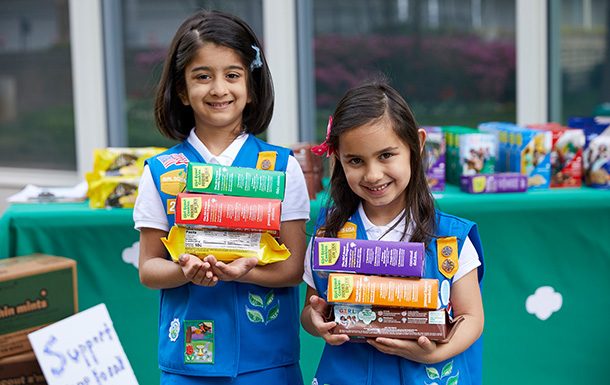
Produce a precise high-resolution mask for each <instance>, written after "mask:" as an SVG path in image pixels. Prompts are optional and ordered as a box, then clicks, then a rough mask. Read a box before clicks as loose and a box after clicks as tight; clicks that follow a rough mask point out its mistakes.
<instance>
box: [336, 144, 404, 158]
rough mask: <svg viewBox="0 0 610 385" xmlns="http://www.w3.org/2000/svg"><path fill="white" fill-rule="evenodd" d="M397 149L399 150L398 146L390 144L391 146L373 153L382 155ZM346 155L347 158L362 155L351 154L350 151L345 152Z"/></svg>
mask: <svg viewBox="0 0 610 385" xmlns="http://www.w3.org/2000/svg"><path fill="white" fill-rule="evenodd" d="M396 150H398V147H397V146H390V147H386V148H382V149H381V150H379V151H376V152H374V153H373V154H374V155H381V154H383V153H386V152H392V151H396ZM344 156H345V157H347V158H354V157H356V158H360V157H362V155H359V154H349V153H348V154H345V155H344Z"/></svg>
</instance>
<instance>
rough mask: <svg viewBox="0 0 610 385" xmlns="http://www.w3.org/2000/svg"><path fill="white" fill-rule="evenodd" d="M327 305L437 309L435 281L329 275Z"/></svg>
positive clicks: (436, 281) (436, 285)
mask: <svg viewBox="0 0 610 385" xmlns="http://www.w3.org/2000/svg"><path fill="white" fill-rule="evenodd" d="M328 302H334V303H353V304H367V305H379V306H391V307H409V308H419V309H437V308H438V280H437V279H428V278H394V277H380V276H375V275H360V274H341V273H331V274H329V276H328Z"/></svg>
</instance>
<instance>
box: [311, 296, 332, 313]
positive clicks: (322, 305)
mask: <svg viewBox="0 0 610 385" xmlns="http://www.w3.org/2000/svg"><path fill="white" fill-rule="evenodd" d="M309 304H310V305H311V308H312V309H313V310H315V311H316V312H318V313H320V314H324V313H325V312H326V309H327V308H328V304H327V303H326V301H324V300H323V299H322V298H320V297H318V296H317V295H312V296H311V297H309Z"/></svg>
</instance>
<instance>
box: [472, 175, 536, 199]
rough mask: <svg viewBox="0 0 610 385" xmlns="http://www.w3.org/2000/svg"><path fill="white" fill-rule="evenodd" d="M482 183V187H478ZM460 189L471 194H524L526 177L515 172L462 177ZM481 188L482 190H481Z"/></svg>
mask: <svg viewBox="0 0 610 385" xmlns="http://www.w3.org/2000/svg"><path fill="white" fill-rule="evenodd" d="M481 178H483V179H481ZM482 181H484V182H482ZM483 183H484V186H479V184H483ZM461 187H462V191H465V192H468V193H471V194H485V193H507V192H525V191H527V175H523V174H520V173H517V172H500V173H495V174H478V175H462V177H461ZM481 187H483V188H482V189H481Z"/></svg>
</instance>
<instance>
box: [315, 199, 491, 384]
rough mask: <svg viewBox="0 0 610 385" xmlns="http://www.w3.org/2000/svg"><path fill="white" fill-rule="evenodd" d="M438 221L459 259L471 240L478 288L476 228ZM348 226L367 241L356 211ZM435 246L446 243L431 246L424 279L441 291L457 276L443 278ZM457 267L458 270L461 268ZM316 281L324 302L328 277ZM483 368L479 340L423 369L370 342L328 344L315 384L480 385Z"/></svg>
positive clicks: (440, 233)
mask: <svg viewBox="0 0 610 385" xmlns="http://www.w3.org/2000/svg"><path fill="white" fill-rule="evenodd" d="M320 216H321V217H322V218H323V217H324V214H323V213H321V214H320ZM319 218H320V217H319ZM436 221H437V234H436V235H437V236H438V237H439V238H441V237H456V238H457V245H458V252H457V254H456V255H459V251H461V250H462V246H463V245H464V240H465V239H466V237H470V240H471V241H472V243H473V244H474V247H475V248H476V250H477V253H478V254H479V258H480V260H481V266H479V268H478V276H479V284H480V282H481V279H482V277H483V250H482V247H481V241H480V239H479V234H478V231H477V227H476V224H474V223H473V222H470V221H467V220H464V219H461V218H458V217H454V216H451V215H447V214H444V213H442V212H439V211H437V212H436ZM318 222H320V221H318ZM349 222H351V223H353V224H355V226H356V238H358V239H367V235H366V231H365V229H364V225H363V223H362V220H361V218H360V216H359V214H358V212H356V213H355V214H354V215H353V216H352V217H351V218H350V220H349ZM318 225H319V224H318ZM437 243H438V244H440V245H442V240H441V239H438V240H437V239H435V238H433V240H432V241H431V242H430V244H429V245H427V248H426V260H425V264H424V266H425V274H424V275H425V277H426V278H436V279H438V280H439V289H440V288H443V287H447V286H448V285H449V286H451V284H452V283H453V274H455V271H453V274H450V277H451V278H447V277H446V276H445V275H443V274H442V273H441V270H442V269H443V267H442V265H441V263H440V262H439V261H440V260H441V259H442V258H440V257H439V256H438V255H437V246H438V245H437ZM442 248H443V247H442V246H441V250H440V251H441V252H442V251H443V250H442ZM312 267H313V266H312ZM455 267H456V270H457V265H456V266H455ZM313 278H314V282H315V285H316V290H317V291H318V293H319V294H320V296H321V297H323V298H324V299H326V292H327V287H328V277H327V276H325V275H324V274H317V273H316V272H315V271H314V274H313ZM445 290H446V289H445ZM441 291H442V290H441ZM440 297H441V299H439V303H440V304H441V306H442V307H443V308H445V307H447V299H443V298H442V297H443V296H440ZM481 365H482V338H479V339H478V340H477V341H476V342H475V343H474V344H473V345H471V346H470V347H469V348H468V349H467V350H466V351H464V352H463V353H462V354H459V355H458V356H455V357H452V358H450V359H448V360H446V361H443V362H440V363H437V364H420V363H417V362H414V361H410V360H408V359H404V358H400V357H398V356H394V355H389V354H384V353H381V352H380V351H378V350H377V349H375V348H374V347H372V346H371V345H369V344H366V343H353V342H347V343H344V344H342V345H339V346H332V345H328V344H325V346H324V351H323V353H322V358H321V360H320V364H319V366H318V370H317V372H316V377H315V379H314V382H313V383H317V384H320V385H321V384H328V385H338V384H349V385H365V384H367V385H369V384H384V385H390V384H392V385H394V384H396V385H407V384H408V385H412V384H418V385H419V384H421V385H424V384H438V385H444V384H460V385H461V384H476V385H480V384H481V381H482V379H481Z"/></svg>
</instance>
